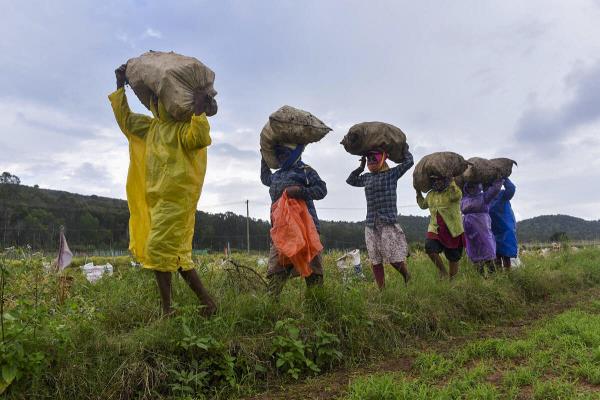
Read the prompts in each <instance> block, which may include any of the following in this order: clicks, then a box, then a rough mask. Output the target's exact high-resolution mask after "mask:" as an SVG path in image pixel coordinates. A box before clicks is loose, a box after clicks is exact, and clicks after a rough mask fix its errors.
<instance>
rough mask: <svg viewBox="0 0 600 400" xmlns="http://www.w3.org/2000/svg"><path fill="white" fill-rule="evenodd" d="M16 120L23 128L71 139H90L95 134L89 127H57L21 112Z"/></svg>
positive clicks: (47, 121) (51, 122)
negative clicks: (70, 137)
mask: <svg viewBox="0 0 600 400" xmlns="http://www.w3.org/2000/svg"><path fill="white" fill-rule="evenodd" d="M16 117H17V120H18V121H19V122H21V123H22V124H23V125H24V126H26V127H29V128H32V129H34V130H36V131H46V132H49V133H58V134H63V135H67V136H72V137H86V138H90V137H92V136H95V135H96V134H97V132H95V129H94V128H93V127H90V126H86V127H83V125H79V126H74V125H72V124H71V125H65V124H63V125H57V124H55V123H54V122H53V121H49V120H47V119H46V120H37V119H34V118H30V117H28V116H27V115H25V114H24V113H22V112H19V113H17V115H16Z"/></svg>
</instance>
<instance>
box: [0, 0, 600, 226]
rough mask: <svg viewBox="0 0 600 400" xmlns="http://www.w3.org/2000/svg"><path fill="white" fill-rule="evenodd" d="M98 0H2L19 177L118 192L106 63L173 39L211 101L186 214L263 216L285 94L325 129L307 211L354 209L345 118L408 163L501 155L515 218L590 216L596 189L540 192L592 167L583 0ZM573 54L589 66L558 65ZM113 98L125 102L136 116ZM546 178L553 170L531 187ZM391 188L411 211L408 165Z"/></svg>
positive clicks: (313, 160)
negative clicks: (507, 165)
mask: <svg viewBox="0 0 600 400" xmlns="http://www.w3.org/2000/svg"><path fill="white" fill-rule="evenodd" d="M105 3H106V4H105ZM105 3H103V7H98V5H97V4H96V3H92V2H79V1H67V2H66V3H61V4H57V5H53V6H52V7H33V8H32V7H28V6H27V5H26V4H25V3H24V2H7V3H6V7H5V8H6V10H4V11H5V14H6V15H10V16H11V18H8V19H6V20H5V21H3V25H2V27H1V28H0V29H1V31H2V34H3V39H4V40H2V41H0V52H1V53H2V54H3V56H4V57H3V62H2V64H1V65H0V87H2V92H1V93H0V109H1V110H2V113H0V170H8V171H10V172H12V173H15V174H17V175H19V176H20V177H21V178H23V181H24V184H35V183H37V184H40V186H42V187H51V188H55V189H61V190H69V191H74V192H79V193H85V194H91V193H97V194H102V195H107V196H113V197H121V198H123V197H124V196H125V189H124V188H125V179H126V176H127V168H128V148H127V142H126V140H125V138H124V137H123V135H122V134H121V133H120V132H119V129H118V127H117V125H116V123H115V121H114V117H113V115H112V110H111V108H110V105H109V103H108V101H107V99H106V96H107V94H108V93H110V92H111V91H112V90H114V87H115V82H114V72H113V71H114V69H115V68H116V67H117V66H118V65H120V64H122V63H123V62H124V61H126V60H127V59H129V58H131V57H135V56H137V55H139V54H141V53H143V52H145V51H147V50H148V49H155V50H167V51H170V50H173V51H176V52H179V53H183V54H188V55H193V56H196V57H198V58H199V59H200V60H202V61H203V62H205V63H206V64H207V65H209V66H210V67H211V68H212V69H213V70H214V71H215V72H216V74H217V78H216V82H215V86H216V89H217V90H218V92H219V95H218V98H217V99H218V101H219V106H220V107H219V113H218V115H216V116H215V117H212V118H210V125H211V137H212V139H213V145H212V146H211V147H210V148H209V156H208V159H209V161H208V170H207V175H206V179H205V185H204V188H203V195H202V199H201V202H200V207H202V205H203V204H205V205H211V204H215V203H217V202H218V203H220V204H224V203H231V202H232V201H235V202H238V203H239V204H242V202H243V200H245V199H250V200H251V201H255V202H257V204H256V205H255V206H251V212H252V213H253V215H254V213H262V214H261V215H260V216H261V217H263V218H267V217H268V212H269V206H268V203H269V202H270V199H269V197H268V189H267V188H266V187H264V186H262V184H261V183H260V179H259V172H260V158H259V153H258V150H259V133H260V131H261V129H262V127H263V125H264V123H265V122H266V121H267V118H268V115H269V114H271V113H272V112H273V111H274V110H276V109H277V108H279V107H280V106H281V105H283V104H290V105H293V106H296V107H299V108H302V109H306V110H308V111H310V112H312V113H314V114H315V115H317V116H318V117H319V118H321V119H322V120H324V121H325V122H326V123H327V124H328V125H330V126H332V127H334V129H335V130H334V132H332V133H331V134H330V135H328V136H327V137H326V138H325V139H324V140H323V141H321V142H320V143H317V144H313V145H310V146H309V147H308V148H307V150H306V152H305V155H304V159H305V160H306V162H308V163H309V164H310V165H311V166H313V167H314V168H315V170H317V171H318V172H319V174H320V175H321V177H322V178H323V179H324V180H325V181H326V182H327V185H328V188H329V195H328V196H327V197H326V198H325V199H324V200H323V201H319V202H318V203H317V207H318V208H319V215H320V216H321V217H323V218H326V219H349V220H361V219H363V218H364V215H365V198H364V192H363V191H362V190H360V189H356V188H351V187H349V186H348V185H347V184H346V183H345V179H346V177H347V174H348V173H349V172H350V171H351V170H352V169H354V168H355V167H356V163H357V160H356V157H353V156H350V155H348V154H346V153H345V152H344V150H343V148H342V146H340V145H339V141H340V140H341V138H342V136H343V135H344V134H345V133H346V132H347V129H348V128H349V127H350V126H351V125H353V124H355V123H357V122H361V121H369V120H379V121H385V122H389V123H392V124H394V125H397V126H399V127H401V128H402V130H404V131H405V132H406V133H407V135H408V138H409V143H410V146H411V149H412V150H413V153H414V154H415V157H416V158H419V157H422V156H423V155H425V154H427V153H429V152H433V151H440V150H452V151H457V152H460V153H462V154H464V155H465V156H468V157H471V156H495V155H498V156H510V157H514V158H516V159H517V160H518V161H519V168H518V169H517V170H516V171H515V182H516V183H517V184H518V188H519V195H518V196H517V197H518V198H516V199H515V209H516V211H517V213H519V215H520V217H522V218H523V217H529V216H533V215H537V214H539V213H541V212H544V213H558V212H563V211H564V210H569V212H573V213H580V214H576V215H579V216H583V217H586V218H597V216H598V211H597V208H596V209H594V208H593V207H592V206H590V204H596V203H598V202H600V194H599V193H594V192H593V191H592V192H587V193H586V198H585V199H584V198H578V197H575V198H574V196H573V193H567V192H565V191H560V190H554V189H553V188H552V187H549V185H556V184H559V183H557V182H560V181H561V180H565V181H566V180H569V182H577V184H581V185H583V184H585V181H586V178H587V179H588V182H589V179H591V178H593V174H592V173H590V171H589V170H586V169H585V167H584V166H585V165H588V166H589V167H588V168H599V167H600V166H598V161H597V154H598V152H599V145H600V143H598V140H597V136H598V135H597V127H595V125H594V124H595V121H596V118H597V111H598V109H597V107H594V105H595V104H599V102H598V97H597V93H599V92H600V90H598V82H599V81H600V79H598V77H599V75H598V69H599V68H600V67H598V64H596V62H597V60H595V58H597V54H598V51H597V50H598V48H600V27H599V25H598V24H597V20H598V18H599V17H600V10H599V9H597V8H593V4H592V3H590V2H589V1H588V0H572V1H569V2H553V3H548V2H546V1H543V0H530V1H527V2H522V4H520V6H519V7H514V5H513V4H511V3H510V2H502V1H491V2H478V3H477V4H474V3H472V2H461V1H459V2H452V4H450V3H447V4H446V3H442V4H439V3H435V2H429V1H425V2H412V3H411V2H403V3H399V2H364V1H360V0H347V1H342V0H337V1H336V0H332V1H328V2H322V1H318V0H306V1H304V2H279V1H275V0H271V1H264V2H253V3H249V2H243V1H233V2H203V3H202V5H201V7H202V9H201V12H199V5H198V2H196V1H192V0H181V1H177V2H172V3H169V4H165V3H162V2H149V1H145V0H142V1H133V2H119V1H117V0H107V1H106V2H105ZM596 3H597V1H596ZM132 15H133V16H135V18H132V17H131V16H132ZM424 17H426V18H425V19H426V21H427V23H423V20H424ZM49 21H50V22H49ZM57 43H59V44H61V43H62V44H64V43H68V45H64V46H57V45H56V44H57ZM574 60H577V62H579V63H580V64H581V65H588V66H590V67H588V68H577V69H576V70H573V63H574ZM74 66H76V68H74ZM565 76H567V79H565ZM532 93H534V94H536V96H535V100H532V97H531V94H532ZM128 94H129V104H130V106H131V107H132V109H133V111H134V112H143V113H148V111H147V110H145V109H144V107H143V106H142V105H141V104H140V103H139V101H137V99H136V98H135V96H133V95H132V92H131V91H130V90H129V89H128ZM524 110H526V111H525V112H524ZM557 150H560V151H557ZM549 175H552V177H554V178H555V180H554V181H552V182H550V181H546V180H545V179H546V178H548V176H549ZM594 178H595V177H594ZM539 181H543V182H546V183H545V184H538V183H537V182H539ZM573 187H577V185H574V186H573ZM398 199H399V200H398V203H399V204H401V205H405V204H406V205H408V204H412V205H413V207H414V194H413V190H412V188H411V179H410V172H409V173H408V175H407V176H405V177H403V178H402V179H401V180H400V182H399V185H398ZM540 199H546V200H547V201H546V200H544V201H542V200H540ZM550 199H551V201H550ZM259 202H260V203H261V204H260V206H259V205H258V203H259ZM262 203H264V204H262ZM542 203H543V204H542ZM236 204H237V203H236ZM227 207H231V208H230V209H231V210H233V211H236V212H243V211H245V210H244V208H243V204H242V205H241V206H239V207H238V205H232V206H225V208H223V209H219V211H225V210H226V209H227ZM240 207H241V208H240ZM401 212H403V213H406V214H414V213H421V211H419V210H418V209H416V208H403V209H401ZM257 215H258V214H257Z"/></svg>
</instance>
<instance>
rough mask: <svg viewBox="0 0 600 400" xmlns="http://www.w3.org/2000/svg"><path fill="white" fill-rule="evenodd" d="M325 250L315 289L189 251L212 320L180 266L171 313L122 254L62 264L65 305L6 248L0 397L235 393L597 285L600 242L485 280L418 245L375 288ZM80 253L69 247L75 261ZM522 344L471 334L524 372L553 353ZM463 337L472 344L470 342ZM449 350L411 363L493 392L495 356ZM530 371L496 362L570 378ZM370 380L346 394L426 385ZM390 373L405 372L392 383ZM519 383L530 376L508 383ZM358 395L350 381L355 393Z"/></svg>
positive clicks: (509, 316)
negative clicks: (104, 266) (94, 266)
mask: <svg viewBox="0 0 600 400" xmlns="http://www.w3.org/2000/svg"><path fill="white" fill-rule="evenodd" d="M336 256H337V254H330V255H327V256H326V257H325V268H326V274H327V275H326V279H325V285H324V287H323V288H319V289H315V290H312V291H310V292H307V291H306V289H305V286H304V283H303V282H302V281H300V280H299V279H296V280H292V281H290V282H289V283H288V285H287V286H286V288H285V289H284V292H283V293H282V295H281V298H280V299H279V301H273V300H272V299H271V298H269V297H268V296H267V295H266V294H265V293H264V290H262V289H260V284H256V285H255V284H254V283H255V282H254V283H252V284H250V283H249V282H250V281H247V279H246V278H245V277H242V276H240V275H238V274H237V273H236V272H228V271H226V270H225V268H228V266H227V264H223V263H222V262H221V260H220V257H219V256H203V257H201V258H199V259H198V267H197V269H198V271H199V273H200V275H201V277H202V278H203V280H204V281H205V282H206V284H207V286H208V288H209V289H210V291H211V292H212V293H213V294H214V296H215V297H216V299H218V302H219V312H218V315H217V316H216V317H214V318H212V319H210V320H205V319H202V318H200V317H199V314H198V309H197V305H198V303H197V300H196V299H195V298H194V297H193V295H192V293H191V292H190V291H189V290H188V288H187V287H186V285H185V283H184V282H183V281H182V280H181V279H179V278H177V279H174V288H173V292H174V301H175V302H176V307H177V315H176V316H175V317H174V318H171V319H161V318H160V315H159V299H158V295H157V289H156V286H155V282H154V278H153V275H152V274H151V273H149V272H147V271H143V270H140V269H138V268H134V267H132V266H131V265H130V260H129V259H127V258H125V257H122V258H117V259H112V258H111V259H96V260H94V261H95V262H96V263H103V262H105V261H107V260H108V261H110V262H111V263H112V264H113V265H114V266H115V273H114V275H113V276H112V277H107V278H103V279H101V280H100V281H99V282H97V283H96V284H90V283H88V282H87V281H86V280H85V278H84V277H83V276H82V273H81V272H80V271H79V270H78V269H77V268H70V269H68V270H67V271H66V274H67V275H68V276H71V277H72V279H73V280H72V284H71V287H70V290H69V295H68V297H67V298H66V300H65V301H64V303H62V304H61V303H60V302H58V301H57V290H58V289H57V287H58V278H57V277H56V276H55V275H53V274H47V273H45V272H43V270H42V267H41V263H42V261H43V259H42V258H41V257H38V256H35V255H34V256H31V257H28V256H24V257H21V258H18V259H16V260H15V259H5V260H4V261H3V265H4V269H5V270H6V271H7V273H8V275H7V276H6V281H5V282H6V285H5V305H6V308H7V310H6V315H5V316H6V317H7V319H9V320H10V321H8V320H7V322H6V324H7V326H6V330H7V332H8V334H7V337H8V341H7V343H8V344H6V343H5V344H3V346H4V347H3V350H4V351H3V354H2V356H0V367H2V368H5V369H7V371H8V372H7V376H8V377H9V378H10V375H9V373H10V372H11V371H9V369H10V368H13V367H14V368H15V369H16V371H17V372H18V373H17V376H15V377H14V378H13V380H12V382H11V383H10V385H9V386H8V388H7V389H6V392H5V395H6V397H7V398H9V399H31V398H58V399H97V398H114V399H130V398H131V399H134V398H135V399H138V398H147V399H150V398H152V399H155V398H158V399H160V398H165V399H167V398H194V399H201V398H223V399H225V398H232V397H239V396H244V395H248V394H252V393H257V392H261V391H263V390H265V389H266V388H268V387H272V386H274V385H278V384H281V383H283V382H290V381H295V380H297V379H303V378H304V377H308V376H312V375H314V374H315V373H317V372H316V371H327V370H331V369H335V368H338V367H352V366H356V365H359V364H361V363H364V362H367V361H369V360H372V359H374V358H379V357H385V356H389V355H391V354H394V353H395V352H397V351H399V350H401V349H402V348H403V347H404V346H405V344H406V342H407V340H419V339H427V340H429V339H432V338H441V339H443V338H448V337H450V336H456V335H464V334H465V333H469V332H475V331H476V330H477V329H479V328H480V327H482V326H484V325H494V324H500V323H502V322H503V321H504V322H505V321H510V320H513V319H515V318H519V317H520V316H522V315H524V313H525V312H526V311H527V309H528V305H529V304H531V303H539V302H542V301H545V300H547V299H550V298H556V297H560V296H568V295H569V294H570V293H576V292H578V291H580V290H583V289H586V288H590V287H594V286H599V285H600V250H598V249H586V250H581V251H579V252H578V253H576V254H570V253H556V254H552V255H551V256H550V257H548V258H538V257H536V256H532V257H525V258H524V260H523V261H524V266H523V267H522V268H519V269H516V270H514V271H512V272H510V273H500V274H497V275H496V276H492V277H490V278H489V279H482V278H481V277H480V276H479V275H478V274H477V273H475V272H474V271H473V269H472V267H470V266H469V265H467V264H466V262H465V263H464V264H463V265H461V271H460V273H459V276H458V277H457V278H456V279H455V280H454V281H453V282H447V281H440V280H439V279H438V277H437V274H436V273H435V271H434V268H433V266H432V265H430V263H429V261H428V260H427V259H426V257H425V256H424V255H423V254H418V253H417V254H414V255H413V256H412V257H411V259H410V261H409V268H410V269H411V273H412V275H413V280H412V281H411V283H410V284H409V285H408V287H405V286H404V284H403V281H402V279H401V276H400V275H399V274H398V273H397V272H396V271H395V270H393V269H391V268H389V269H386V283H387V287H386V289H385V290H384V291H379V290H377V289H376V287H375V285H374V283H373V282H372V277H371V275H370V273H369V271H365V272H366V274H367V278H368V280H367V281H366V282H363V281H353V282H344V281H343V279H342V277H341V276H340V274H339V272H338V271H337V270H336V267H335V257H336ZM235 258H236V259H237V260H238V261H239V262H241V263H242V264H245V265H250V266H253V267H255V268H257V269H259V270H260V271H261V272H262V273H264V266H263V267H257V263H256V261H257V257H256V256H246V255H237V256H235ZM82 263H83V260H76V262H75V265H80V264H82ZM250 279H251V278H250ZM254 286H256V287H254ZM573 318H575V317H573ZM5 319H6V318H5ZM586 332H587V330H586ZM548 340H549V339H548ZM527 343H529V342H527ZM527 343H521V344H519V343H516V344H514V343H513V344H503V345H502V346H500V347H498V346H496V347H494V346H493V345H492V344H489V343H488V344H480V345H479V346H480V347H482V348H484V349H488V347H489V348H490V349H488V350H485V351H486V352H489V354H501V355H502V356H500V355H498V356H494V357H498V358H499V359H502V360H504V358H506V359H510V357H509V355H510V354H514V353H517V354H524V353H525V352H527V351H531V352H533V353H535V355H536V357H538V359H537V361H536V364H535V365H534V366H535V367H536V368H534V369H533V370H534V371H539V368H541V367H542V366H544V365H546V364H544V362H545V363H553V362H555V360H554V359H553V358H552V357H553V355H547V356H546V358H544V356H543V352H539V351H538V352H535V351H534V350H532V348H530V347H528V346H533V345H532V344H531V343H529V344H527ZM577 343H579V342H577ZM564 345H565V346H567V345H568V343H564ZM518 346H522V347H518ZM574 346H575V344H574ZM16 347H19V349H20V350H19V349H17V350H15V348H16ZM468 348H469V350H468V351H470V352H471V353H473V354H476V351H477V347H471V346H469V347H468ZM499 349H502V350H499ZM466 351H467V350H465V352H466ZM481 351H483V350H481ZM19 352H20V353H19ZM511 352H513V353H511ZM471 353H469V354H471ZM19 354H21V356H20V355H19ZM23 354H24V355H27V356H26V357H25V356H22V355H23ZM466 354H467V353H465V354H463V356H462V357H464V358H465V359H464V361H463V364H462V365H467V364H468V363H469V362H470V360H472V359H475V358H476V356H475V355H470V356H469V357H471V358H468V359H467V355H466ZM484 354H488V353H484ZM582 354H583V353H582ZM457 357H458V356H457ZM477 357H479V358H481V357H482V356H481V354H480V355H478V356H477ZM502 357H504V358H502ZM581 357H583V355H581ZM581 357H580V358H581ZM38 358H39V360H38V361H36V360H37V359H38ZM484 358H485V357H484ZM452 360H453V361H452V362H455V359H452ZM585 360H587V363H585V362H583V361H585ZM595 360H596V359H595V358H593V357H592V358H591V359H585V358H581V361H582V362H581V363H580V365H578V367H577V371H579V372H578V374H579V375H577V376H578V377H579V378H577V379H588V380H590V382H592V381H593V380H594V379H596V380H597V379H598V375H599V373H598V371H597V370H596V369H595V368H596V367H595V366H597V364H595V363H597V361H595ZM449 362H450V361H449V359H447V358H445V357H442V356H441V355H439V354H435V353H426V354H424V355H423V356H422V357H420V358H419V359H418V360H417V362H416V363H415V365H416V366H415V368H419V369H418V371H421V372H419V373H422V374H423V376H424V377H429V378H427V379H434V377H436V378H435V379H438V380H439V379H442V380H443V379H452V382H454V383H452V384H451V385H450V386H451V387H452V388H457V389H456V390H459V389H460V388H462V389H464V390H467V389H468V391H473V393H477V396H480V397H472V398H488V397H489V396H493V395H499V394H503V393H504V392H502V391H501V388H499V387H498V386H497V385H494V384H492V383H490V382H486V381H485V377H484V375H486V374H488V372H489V371H490V369H492V368H494V367H495V365H494V364H489V363H488V364H486V363H485V362H483V361H482V362H478V363H477V366H476V367H473V368H470V369H468V370H465V371H464V374H463V375H456V376H455V375H453V374H452V373H453V371H455V369H456V367H455V366H454V365H453V364H452V365H450V364H449ZM565 362H566V361H565ZM313 364H314V367H313ZM521 367H522V368H527V366H520V368H521ZM538 367H539V368H538ZM296 370H297V371H296ZM527 371H529V370H526V369H518V368H517V369H516V370H515V371H514V376H513V375H511V374H507V375H506V376H507V377H506V378H505V377H504V375H503V379H507V383H506V387H507V388H509V387H518V388H520V387H522V386H529V387H530V388H531V391H532V393H550V392H552V391H557V392H560V391H561V390H567V388H568V387H570V386H569V385H571V384H572V383H573V382H572V380H570V379H575V378H573V376H574V375H572V372H569V373H568V374H566V375H564V376H563V374H562V373H561V374H559V375H558V378H560V379H561V380H556V379H554V380H552V381H548V382H551V383H552V382H554V383H553V384H552V385H551V384H550V383H548V384H546V386H544V382H546V381H545V380H543V379H541V378H536V379H538V380H531V377H529V375H528V372H527ZM482 377H483V378H482ZM369 379H371V378H366V379H365V380H362V381H360V382H357V383H356V384H355V385H354V386H353V387H352V393H367V392H365V391H364V390H367V388H368V387H370V386H373V385H375V386H382V387H389V390H390V391H397V390H402V391H406V390H410V391H412V392H411V393H413V392H414V393H421V392H422V393H425V394H427V393H432V392H431V390H434V388H432V384H431V381H428V380H427V379H425V378H423V380H414V379H408V378H407V379H406V381H403V380H402V379H400V378H398V377H397V376H391V377H389V376H383V377H378V378H372V379H373V381H372V382H371V381H370V380H369ZM482 379H483V380H482ZM379 381H381V382H383V383H381V384H380V383H378V382H379ZM399 381H400V382H404V383H403V384H402V385H400V386H398V385H397V384H396V383H398V382H399ZM386 382H387V383H386ZM510 382H513V383H510ZM519 382H529V383H520V385H521V386H519ZM536 382H537V383H536ZM561 382H562V383H561ZM392 383H394V385H392ZM590 384H591V383H590ZM553 385H554V386H553ZM361 387H364V388H365V389H364V390H363V389H360V388H361ZM385 390H388V389H385ZM435 390H438V389H435ZM439 390H446V389H444V388H439ZM448 390H450V389H448ZM452 390H455V389H452ZM393 393H396V392H393ZM494 393H496V394H494ZM498 393H499V394H498ZM357 395H358V394H352V396H355V397H353V398H358V397H356V396H357ZM473 396H475V394H473ZM486 396H488V397H486ZM539 396H541V395H539ZM539 396H538V398H543V397H539ZM364 398H369V397H364ZM373 398H386V397H373ZM390 398H402V397H390ZM412 398H419V397H412ZM423 398H425V397H423ZM448 398H455V397H448ZM489 398H494V397H489ZM548 398H556V397H548Z"/></svg>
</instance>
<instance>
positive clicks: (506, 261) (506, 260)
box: [502, 257, 510, 271]
mask: <svg viewBox="0 0 600 400" xmlns="http://www.w3.org/2000/svg"><path fill="white" fill-rule="evenodd" d="M502 264H503V265H504V269H505V270H507V271H509V270H510V257H502Z"/></svg>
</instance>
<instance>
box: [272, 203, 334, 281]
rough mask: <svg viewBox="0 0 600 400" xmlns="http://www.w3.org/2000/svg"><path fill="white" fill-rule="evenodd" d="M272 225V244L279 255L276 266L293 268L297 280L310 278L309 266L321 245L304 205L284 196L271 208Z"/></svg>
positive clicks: (319, 250) (320, 249) (310, 270)
mask: <svg viewBox="0 0 600 400" xmlns="http://www.w3.org/2000/svg"><path fill="white" fill-rule="evenodd" d="M271 221H273V227H272V228H271V240H272V241H273V245H274V246H275V247H276V248H277V251H278V253H279V263H280V264H281V265H289V264H292V265H293V266H294V269H295V270H296V271H297V272H298V273H299V274H300V276H303V277H306V276H309V275H311V274H312V269H311V268H310V262H311V261H312V259H313V258H315V257H316V256H317V255H318V254H319V253H320V252H321V251H322V250H323V245H322V244H321V239H320V238H319V232H317V228H316V226H315V223H314V221H313V219H312V217H311V215H310V213H309V212H308V207H307V206H306V202H304V201H302V200H296V199H291V198H289V197H288V195H287V192H283V195H281V197H280V198H279V200H277V201H276V202H275V204H273V206H272V208H271Z"/></svg>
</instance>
